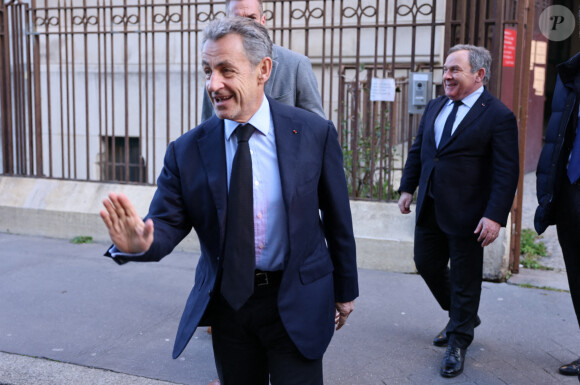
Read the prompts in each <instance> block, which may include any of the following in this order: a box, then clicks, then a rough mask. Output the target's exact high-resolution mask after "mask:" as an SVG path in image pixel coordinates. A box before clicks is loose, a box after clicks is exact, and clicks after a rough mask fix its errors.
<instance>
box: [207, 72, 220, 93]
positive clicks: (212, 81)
mask: <svg viewBox="0 0 580 385" xmlns="http://www.w3.org/2000/svg"><path fill="white" fill-rule="evenodd" d="M222 84H223V82H222V79H221V77H220V76H219V74H217V73H215V72H213V73H212V74H211V75H210V76H209V78H207V80H206V81H205V87H206V88H207V91H208V92H214V91H217V90H219V89H220V88H221V86H222Z"/></svg>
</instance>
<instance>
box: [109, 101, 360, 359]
mask: <svg viewBox="0 0 580 385" xmlns="http://www.w3.org/2000/svg"><path fill="white" fill-rule="evenodd" d="M268 100H269V102H270V110H271V114H272V118H273V123H274V130H275V135H276V147H277V153H278V165H279V168H280V177H281V182H282V193H283V198H284V203H285V206H286V212H287V214H288V215H287V217H288V238H289V243H290V253H289V255H287V256H286V257H285V258H286V260H285V270H284V274H283V277H282V282H281V284H280V292H279V296H278V306H279V312H280V316H281V319H282V322H283V324H284V326H285V328H286V331H287V332H288V334H289V335H290V338H291V339H292V341H293V342H294V343H295V345H296V346H297V348H298V350H299V351H300V352H301V353H302V354H303V355H304V356H305V357H307V358H310V359H316V358H320V357H321V356H322V354H323V353H324V351H325V350H326V348H327V346H328V344H329V343H330V339H331V337H332V334H333V332H334V314H335V302H348V301H352V300H354V299H355V298H356V297H357V296H358V280H357V267H356V255H355V254H356V253H355V242H354V236H353V230H352V219H351V213H350V204H349V197H348V190H347V186H346V179H345V174H344V169H343V165H342V151H341V148H340V145H339V143H338V139H337V132H336V129H335V128H334V125H333V124H332V122H330V121H327V120H324V119H322V118H320V117H319V116H317V115H315V114H313V113H310V112H308V111H305V110H302V109H299V108H295V107H289V106H286V105H283V104H281V103H278V102H276V101H274V100H272V99H270V98H268ZM164 162H165V164H164V167H163V170H162V171H161V174H160V176H159V179H158V181H157V186H158V188H157V191H156V193H155V196H154V197H153V200H152V202H151V206H150V208H149V214H148V215H147V218H151V219H153V221H154V231H155V232H154V242H153V245H152V246H151V248H150V249H149V251H148V252H147V253H146V254H144V255H142V256H139V257H131V258H125V257H117V258H116V261H117V262H118V263H124V262H128V261H158V260H160V259H161V258H163V257H164V256H166V255H167V254H169V253H170V252H171V251H172V250H173V248H174V247H175V246H176V245H177V244H178V243H179V242H180V241H181V240H182V239H183V238H184V237H185V236H186V235H187V234H188V233H189V232H190V231H191V229H192V228H193V229H194V230H195V231H196V233H197V235H198V237H199V243H200V246H201V257H200V259H199V263H198V265H197V269H196V274H195V285H194V287H193V289H192V291H191V294H190V296H189V298H188V300H187V303H186V305H185V310H184V312H183V315H182V318H181V322H180V324H179V328H178V331H177V337H176V340H175V346H174V350H173V357H174V358H177V357H178V356H179V355H180V354H181V352H182V351H183V349H184V348H185V346H186V345H187V343H188V342H189V340H190V339H191V337H192V335H193V333H194V332H195V329H196V328H197V327H198V326H200V325H202V324H203V322H201V323H200V321H201V320H202V317H203V316H204V313H205V311H206V309H207V307H208V304H209V302H210V297H211V296H212V295H213V293H215V292H217V291H218V290H217V289H218V288H217V287H216V285H215V282H216V278H217V276H218V271H219V269H220V266H221V258H222V255H223V248H224V237H225V227H226V226H225V223H226V211H227V196H228V191H227V181H226V178H227V176H226V155H225V142H224V123H223V120H220V119H218V118H217V117H215V116H214V117H212V118H211V119H209V120H207V121H206V122H204V123H202V124H201V125H199V126H198V127H196V128H195V129H193V130H191V131H190V132H188V133H186V134H184V135H183V136H181V137H180V138H178V139H177V140H176V141H174V142H172V143H170V144H169V147H168V149H167V152H166V154H165V161H164Z"/></svg>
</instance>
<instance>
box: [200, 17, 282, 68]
mask: <svg viewBox="0 0 580 385" xmlns="http://www.w3.org/2000/svg"><path fill="white" fill-rule="evenodd" d="M232 33H235V34H237V35H240V36H241V37H242V41H243V43H244V52H245V53H246V57H247V58H248V60H249V61H250V63H252V65H253V66H257V65H258V64H260V62H261V61H262V59H264V58H265V57H272V40H271V39H270V35H268V30H267V29H266V27H264V26H263V25H261V24H260V23H256V22H255V21H254V20H251V19H248V18H245V17H224V18H223V19H219V20H214V21H212V22H211V23H210V24H209V25H208V26H207V27H205V29H204V30H203V37H202V43H201V45H202V47H203V46H204V45H205V43H206V42H207V41H208V40H211V41H217V40H219V39H221V38H222V37H225V36H227V35H229V34H232Z"/></svg>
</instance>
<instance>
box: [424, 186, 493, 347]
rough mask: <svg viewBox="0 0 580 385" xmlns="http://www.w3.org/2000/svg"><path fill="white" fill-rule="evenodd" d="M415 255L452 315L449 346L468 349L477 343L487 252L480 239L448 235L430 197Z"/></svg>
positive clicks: (428, 284)
mask: <svg viewBox="0 0 580 385" xmlns="http://www.w3.org/2000/svg"><path fill="white" fill-rule="evenodd" d="M473 230H475V229H473ZM414 253H415V266H416V267H417V271H418V272H419V274H421V277H423V279H424V280H425V283H427V286H428V287H429V289H430V290H431V292H432V293H433V295H434V296H435V299H436V300H437V302H439V305H440V306H441V307H442V308H443V310H447V311H448V312H449V319H450V320H449V324H448V326H447V333H448V334H449V343H450V344H455V345H456V346H458V347H461V348H467V347H468V346H469V345H470V344H471V342H472V341H473V330H474V327H475V318H476V316H477V312H478V309H479V299H480V296H481V281H482V273H483V248H482V247H481V244H480V243H479V242H477V235H473V236H453V235H449V234H446V233H444V232H443V231H442V230H441V229H440V227H439V225H438V224H437V218H436V216H435V210H434V206H433V200H432V199H431V198H430V197H426V198H425V201H424V203H423V208H422V212H421V218H420V221H418V222H417V225H416V226H415V246H414ZM448 265H449V266H448Z"/></svg>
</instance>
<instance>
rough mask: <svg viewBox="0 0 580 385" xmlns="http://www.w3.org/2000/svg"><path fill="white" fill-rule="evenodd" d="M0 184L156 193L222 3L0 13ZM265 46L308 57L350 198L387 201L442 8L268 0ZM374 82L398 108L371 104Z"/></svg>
mask: <svg viewBox="0 0 580 385" xmlns="http://www.w3.org/2000/svg"><path fill="white" fill-rule="evenodd" d="M0 4H1V5H0V50H1V52H2V54H1V55H0V56H1V59H0V76H1V77H0V82H1V86H2V87H1V88H2V90H1V92H0V105H1V108H0V118H1V124H2V127H1V131H2V137H1V141H2V142H1V151H2V153H1V155H2V164H1V167H2V168H1V169H0V173H1V174H3V175H25V176H35V177H46V178H62V179H72V180H88V181H119V182H135V183H146V184H153V183H155V178H156V176H157V174H158V173H159V171H160V169H161V167H162V160H163V154H164V152H165V148H166V146H167V144H168V143H169V142H170V141H171V140H174V139H175V138H176V137H178V136H179V135H181V134H183V133H184V132H186V131H187V130H189V129H191V128H193V127H195V125H196V124H198V122H199V116H200V115H201V107H200V106H201V96H202V92H203V87H204V81H203V76H202V74H201V71H199V72H198V69H199V68H200V46H199V40H200V33H201V31H202V30H203V27H204V26H205V25H206V24H207V23H208V22H209V21H211V20H213V19H215V18H219V17H223V16H224V15H225V13H224V11H225V7H224V2H223V1H205V2H204V1H157V0H74V1H73V0H44V1H43V0H38V1H34V0H32V1H29V2H24V1H14V0H13V1H7V2H6V1H3V2H2V3H0ZM264 8H265V14H266V19H267V21H266V23H267V27H268V28H269V29H270V31H271V36H272V38H273V41H274V42H275V43H277V44H280V45H282V46H285V47H287V48H290V49H292V50H294V51H297V52H300V53H303V54H305V55H307V56H308V57H309V58H310V59H311V61H312V64H313V69H314V71H315V74H316V75H317V78H318V81H319V89H320V91H321V96H322V100H323V106H324V109H325V113H326V114H327V116H328V118H330V119H332V120H333V121H334V123H335V125H336V127H337V129H338V130H339V137H340V140H341V144H342V146H343V149H344V154H345V173H346V175H347V178H348V181H349V186H350V191H351V196H352V198H354V199H374V200H382V201H384V200H392V199H396V198H397V197H396V192H394V191H393V190H394V189H396V187H397V186H398V178H400V173H401V169H402V166H403V162H404V160H405V158H406V153H407V151H408V147H409V145H410V143H411V140H412V137H413V134H414V132H415V131H416V128H417V126H418V118H419V116H418V115H410V114H409V113H408V112H407V90H408V78H409V72H411V71H413V72H416V71H425V72H432V73H433V76H434V81H435V83H437V82H440V71H437V69H439V68H440V66H441V63H442V59H443V57H442V55H443V47H444V38H445V31H444V25H445V14H446V12H447V9H446V4H445V1H437V0H388V1H385V0H309V1H296V0H266V1H264ZM373 77H376V78H387V77H388V78H394V79H395V82H396V87H397V89H396V91H397V92H396V97H395V101H394V102H384V101H383V102H372V101H371V100H370V83H371V79H372V78H373Z"/></svg>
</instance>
